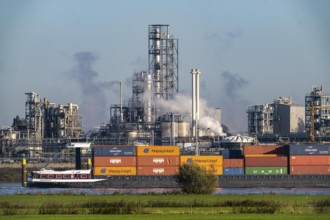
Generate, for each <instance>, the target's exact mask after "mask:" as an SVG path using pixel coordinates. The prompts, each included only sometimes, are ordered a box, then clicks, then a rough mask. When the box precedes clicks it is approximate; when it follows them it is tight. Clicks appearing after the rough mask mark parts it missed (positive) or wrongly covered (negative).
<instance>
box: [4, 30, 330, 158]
mask: <svg viewBox="0 0 330 220" xmlns="http://www.w3.org/2000/svg"><path fill="white" fill-rule="evenodd" d="M148 64H149V65H148V68H147V70H146V71H142V72H136V73H134V74H133V80H132V97H131V98H130V99H129V100H128V101H125V103H124V102H123V100H122V86H121V83H120V103H119V104H113V105H111V106H110V121H109V122H106V124H103V125H101V126H100V128H99V130H97V131H89V132H86V133H84V132H83V131H82V117H81V115H80V113H79V108H78V105H76V104H72V103H69V104H67V105H56V104H54V103H50V102H49V101H48V100H47V99H46V98H44V99H41V98H40V96H39V95H38V94H37V93H35V92H27V93H25V94H26V95H27V101H26V103H25V118H20V117H19V116H17V117H16V118H14V120H13V124H12V126H9V127H2V128H1V131H0V147H1V148H0V155H1V157H17V156H19V155H20V154H22V153H25V154H26V155H28V157H31V158H40V157H45V156H44V153H50V152H53V153H56V152H57V153H58V152H63V151H65V149H66V147H67V146H68V145H69V144H70V143H71V142H87V141H88V142H92V143H93V144H96V145H102V144H107V145H142V146H143V145H170V146H172V145H176V146H180V148H181V150H182V151H183V150H184V151H190V153H192V154H195V155H199V154H202V153H203V152H205V151H210V149H212V151H213V150H214V149H217V150H219V149H220V148H222V149H223V148H233V149H242V145H244V144H250V145H251V144H253V143H263V142H264V143H278V142H314V141H315V142H321V141H322V142H326V141H330V107H329V106H330V98H329V97H330V96H327V95H326V94H325V92H324V91H323V89H322V87H315V88H313V91H312V92H311V93H310V94H308V95H306V99H305V100H306V101H305V105H304V106H300V105H296V104H294V103H293V100H292V99H291V98H290V97H289V98H283V97H280V98H278V99H275V100H274V102H273V103H272V104H265V105H255V106H251V107H248V109H247V127H248V135H249V137H245V136H236V137H226V136H227V135H226V134H225V133H223V132H222V127H221V109H220V108H219V107H217V108H214V109H209V110H208V111H207V112H201V111H200V99H199V77H200V70H198V69H192V70H191V81H192V94H191V97H189V103H190V106H189V107H188V108H187V109H180V110H178V109H175V108H173V107H175V104H174V103H175V100H176V98H177V97H178V96H179V95H180V93H179V49H178V39H177V38H175V37H174V36H172V35H171V34H170V33H169V25H160V24H156V25H149V26H148ZM206 121H207V122H208V123H205V122H206ZM206 124H207V125H206ZM95 126H98V125H95Z"/></svg>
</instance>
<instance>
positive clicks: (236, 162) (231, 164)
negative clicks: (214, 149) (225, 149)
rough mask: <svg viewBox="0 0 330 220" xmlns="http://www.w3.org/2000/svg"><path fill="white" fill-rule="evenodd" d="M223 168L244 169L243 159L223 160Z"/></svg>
mask: <svg viewBox="0 0 330 220" xmlns="http://www.w3.org/2000/svg"><path fill="white" fill-rule="evenodd" d="M223 167H226V168H235V167H239V168H242V167H244V159H223Z"/></svg>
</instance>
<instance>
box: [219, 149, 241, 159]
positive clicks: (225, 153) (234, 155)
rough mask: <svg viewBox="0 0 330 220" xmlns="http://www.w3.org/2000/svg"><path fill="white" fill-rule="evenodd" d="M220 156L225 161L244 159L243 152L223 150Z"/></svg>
mask: <svg viewBox="0 0 330 220" xmlns="http://www.w3.org/2000/svg"><path fill="white" fill-rule="evenodd" d="M220 155H222V156H223V159H234V158H243V155H242V151H241V150H221V151H220Z"/></svg>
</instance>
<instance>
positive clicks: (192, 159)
mask: <svg viewBox="0 0 330 220" xmlns="http://www.w3.org/2000/svg"><path fill="white" fill-rule="evenodd" d="M222 161H223V158H222V156H219V155H218V156H181V157H180V164H181V165H183V164H185V163H196V164H198V165H200V166H209V165H213V166H222V164H223V162H222Z"/></svg>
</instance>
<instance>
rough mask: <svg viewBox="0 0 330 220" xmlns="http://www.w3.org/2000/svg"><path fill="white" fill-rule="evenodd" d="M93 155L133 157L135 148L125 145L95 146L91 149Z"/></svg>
mask: <svg viewBox="0 0 330 220" xmlns="http://www.w3.org/2000/svg"><path fill="white" fill-rule="evenodd" d="M93 155H94V156H96V157H102V156H135V155H136V150H135V146H126V145H109V146H106V145H96V146H94V147H93Z"/></svg>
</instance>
